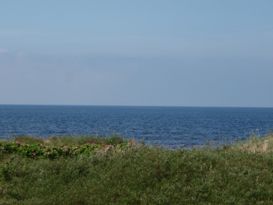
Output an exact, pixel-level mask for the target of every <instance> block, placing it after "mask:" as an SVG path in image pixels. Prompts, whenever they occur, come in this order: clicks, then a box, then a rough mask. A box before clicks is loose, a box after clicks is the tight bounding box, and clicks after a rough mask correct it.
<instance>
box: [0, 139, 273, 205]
mask: <svg viewBox="0 0 273 205" xmlns="http://www.w3.org/2000/svg"><path fill="white" fill-rule="evenodd" d="M271 145H273V136H268V137H265V138H263V139H252V140H249V141H247V142H245V143H241V144H236V145H233V146H230V147H223V148H218V149H209V148H202V149H201V148H200V149H193V150H167V149H163V148H155V147H148V146H144V145H140V144H137V143H135V142H134V141H123V140H122V139H120V138H117V137H114V138H107V139H99V138H51V139H47V140H41V139H34V138H27V137H25V138H18V139H15V140H13V141H2V142H1V143H0V204H273V188H272V187H273V155H272V153H273V146H271Z"/></svg>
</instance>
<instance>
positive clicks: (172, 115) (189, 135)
mask: <svg viewBox="0 0 273 205" xmlns="http://www.w3.org/2000/svg"><path fill="white" fill-rule="evenodd" d="M268 133H273V108H229V107H137V106H41V105H39V106H38V105H0V138H3V139H4V138H5V139H6V138H13V137H16V136H23V135H24V136H25V135H27V136H36V137H45V138H46V137H51V136H89V135H92V136H98V137H105V136H111V135H119V136H121V137H123V138H126V139H135V140H137V141H139V142H143V143H145V144H148V145H155V146H163V147H169V148H180V147H186V148H189V147H198V146H204V145H216V146H217V145H223V144H230V143H234V142H237V141H241V140H244V139H246V138H248V137H251V136H253V135H255V136H258V137H260V136H263V135H265V134H268Z"/></svg>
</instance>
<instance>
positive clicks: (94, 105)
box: [0, 103, 273, 108]
mask: <svg viewBox="0 0 273 205" xmlns="http://www.w3.org/2000/svg"><path fill="white" fill-rule="evenodd" d="M0 106H64V107H65V106H70V107H80V106H82V107H162V108H163V107H166V108H172V107H177V108H179V107H181V108H183V107H184V108H273V106H237V105H122V104H116V105H115V104H113V105H111V104H101V105H96V104H27V103H10V104H6V103H3V104H2V103H0Z"/></svg>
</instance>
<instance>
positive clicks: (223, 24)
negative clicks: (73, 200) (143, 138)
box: [0, 0, 273, 107]
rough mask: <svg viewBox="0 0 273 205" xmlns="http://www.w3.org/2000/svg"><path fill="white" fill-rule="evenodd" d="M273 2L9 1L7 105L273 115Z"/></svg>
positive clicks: (0, 51)
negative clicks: (230, 109)
mask: <svg viewBox="0 0 273 205" xmlns="http://www.w3.org/2000/svg"><path fill="white" fill-rule="evenodd" d="M272 11H273V1H272V0H260V1H258V0H224V1H219V0H206V1H204V0H164V1H163V0H137V1H128V0H115V1H112V0H108V1H106V0H77V1H75V0H58V1H56V0H47V1H37V0H24V1H22V0H9V1H8V0H3V1H1V2H0V104H43V105H47V104H50V105H51V104H52V105H144V106H145V105H147V106H153V105H154V106H239V107H273V23H272V22H273V12H272Z"/></svg>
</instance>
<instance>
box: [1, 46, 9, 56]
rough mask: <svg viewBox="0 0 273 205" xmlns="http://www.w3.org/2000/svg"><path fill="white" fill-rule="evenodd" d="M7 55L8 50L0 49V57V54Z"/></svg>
mask: <svg viewBox="0 0 273 205" xmlns="http://www.w3.org/2000/svg"><path fill="white" fill-rule="evenodd" d="M7 53H8V50H7V49H4V48H0V55H1V54H7Z"/></svg>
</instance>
